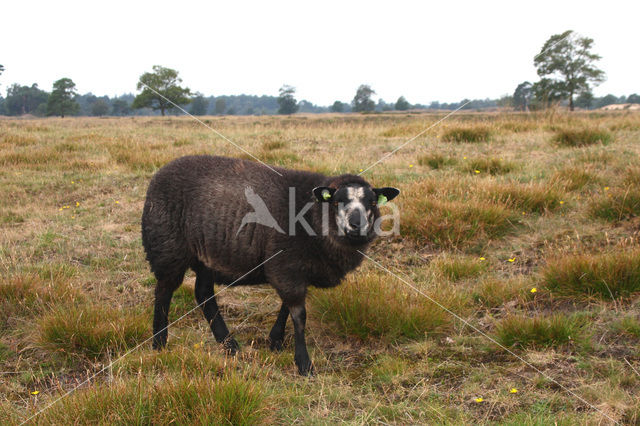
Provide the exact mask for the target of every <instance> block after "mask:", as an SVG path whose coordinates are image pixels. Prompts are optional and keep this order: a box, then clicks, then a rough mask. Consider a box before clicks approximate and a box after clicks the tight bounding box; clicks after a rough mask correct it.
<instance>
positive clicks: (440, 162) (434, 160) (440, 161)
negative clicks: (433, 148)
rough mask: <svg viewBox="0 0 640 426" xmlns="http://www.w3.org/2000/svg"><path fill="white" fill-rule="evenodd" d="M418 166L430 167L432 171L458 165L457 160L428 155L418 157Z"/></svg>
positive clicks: (438, 155)
mask: <svg viewBox="0 0 640 426" xmlns="http://www.w3.org/2000/svg"><path fill="white" fill-rule="evenodd" d="M418 164H419V165H421V166H429V167H431V168H432V169H434V170H437V169H441V168H443V167H444V166H451V165H453V164H456V159H455V158H451V157H445V156H443V155H442V154H428V155H423V156H421V157H418Z"/></svg>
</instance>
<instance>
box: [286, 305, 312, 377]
mask: <svg viewBox="0 0 640 426" xmlns="http://www.w3.org/2000/svg"><path fill="white" fill-rule="evenodd" d="M289 312H290V314H291V320H292V321H293V329H294V333H295V334H294V336H295V356H294V359H295V361H296V366H297V367H298V372H299V373H300V374H301V375H303V376H307V375H311V374H313V366H312V365H311V359H310V358H309V353H308V352H307V344H306V343H305V341H304V326H305V323H306V322H307V311H306V309H305V307H304V301H303V302H302V303H301V304H298V305H293V306H289Z"/></svg>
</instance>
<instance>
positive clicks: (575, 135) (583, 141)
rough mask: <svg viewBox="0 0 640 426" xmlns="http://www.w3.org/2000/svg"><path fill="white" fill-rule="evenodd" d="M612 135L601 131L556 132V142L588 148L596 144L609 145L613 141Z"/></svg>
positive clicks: (575, 130)
mask: <svg viewBox="0 0 640 426" xmlns="http://www.w3.org/2000/svg"><path fill="white" fill-rule="evenodd" d="M612 139H613V138H612V136H611V133H609V132H608V131H606V130H600V129H564V130H559V131H557V132H556V134H555V136H554V137H553V140H554V142H556V143H557V144H558V145H562V146H571V147H579V146H587V145H594V144H596V143H602V144H605V145H606V144H608V143H610V142H611V140H612Z"/></svg>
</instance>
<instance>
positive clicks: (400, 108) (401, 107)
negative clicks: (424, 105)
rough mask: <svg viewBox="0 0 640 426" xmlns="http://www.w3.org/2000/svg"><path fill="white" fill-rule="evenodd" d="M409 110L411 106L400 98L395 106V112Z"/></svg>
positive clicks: (402, 97)
mask: <svg viewBox="0 0 640 426" xmlns="http://www.w3.org/2000/svg"><path fill="white" fill-rule="evenodd" d="M409 108H411V105H410V104H409V102H407V100H406V99H405V98H404V96H400V97H399V98H398V100H397V101H396V104H395V109H396V111H406V110H408V109H409Z"/></svg>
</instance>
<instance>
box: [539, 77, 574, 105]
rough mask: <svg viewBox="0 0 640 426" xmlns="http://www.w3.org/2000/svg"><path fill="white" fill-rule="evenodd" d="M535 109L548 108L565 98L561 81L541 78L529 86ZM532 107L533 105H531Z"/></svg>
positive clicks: (564, 90)
mask: <svg viewBox="0 0 640 426" xmlns="http://www.w3.org/2000/svg"><path fill="white" fill-rule="evenodd" d="M531 92H532V93H533V99H535V107H536V109H541V108H548V107H550V106H551V105H552V104H554V103H557V102H559V101H560V100H562V99H564V98H565V93H566V89H565V87H564V83H563V82H561V81H554V80H551V79H548V78H543V79H541V80H540V81H536V82H535V83H533V85H532V86H531ZM532 106H534V105H532Z"/></svg>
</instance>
